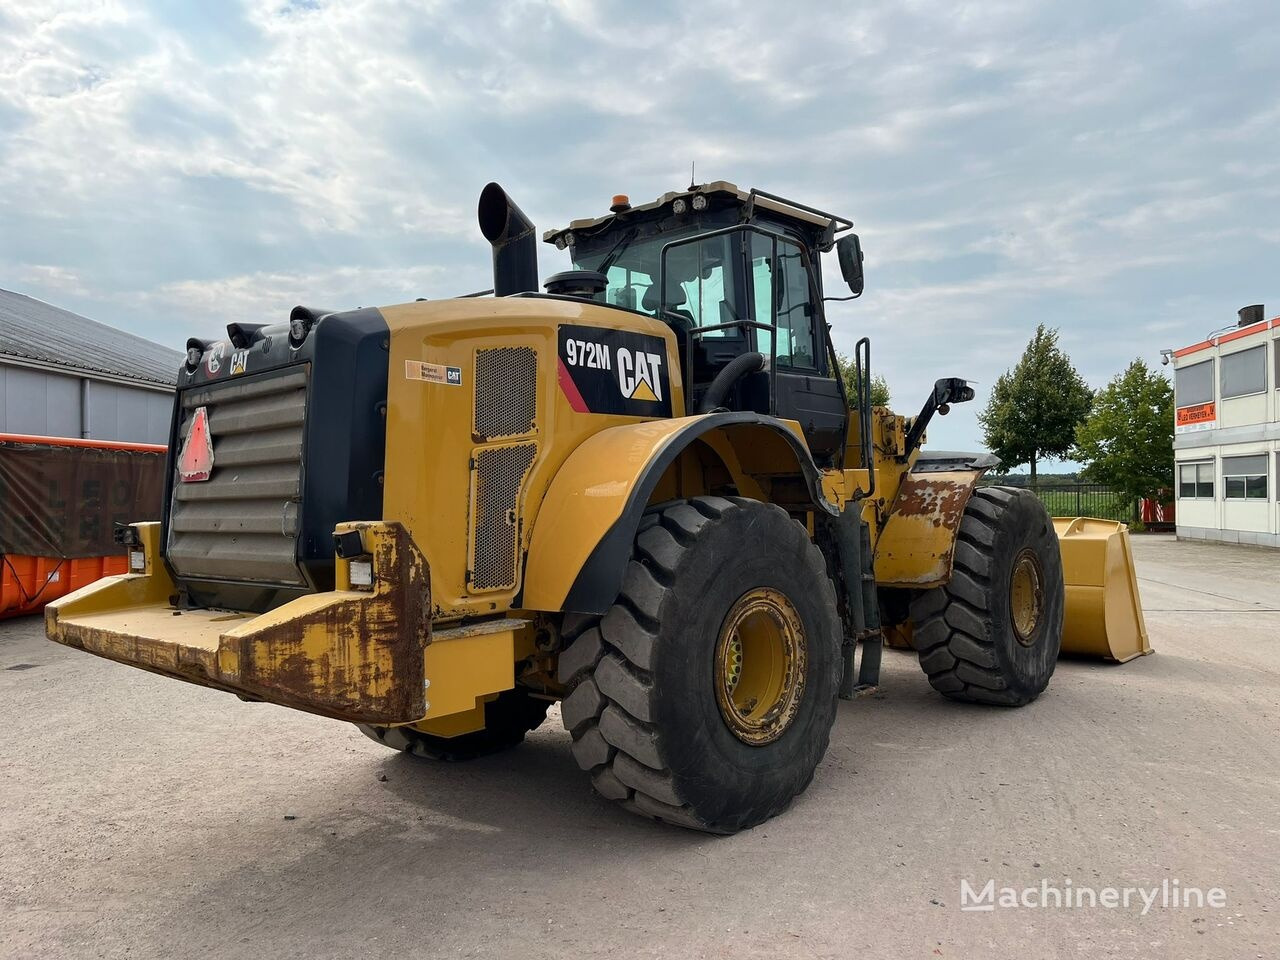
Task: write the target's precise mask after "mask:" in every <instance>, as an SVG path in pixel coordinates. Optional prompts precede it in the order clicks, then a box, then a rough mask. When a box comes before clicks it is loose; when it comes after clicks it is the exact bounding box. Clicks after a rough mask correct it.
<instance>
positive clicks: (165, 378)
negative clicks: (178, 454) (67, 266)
mask: <svg viewBox="0 0 1280 960" xmlns="http://www.w3.org/2000/svg"><path fill="white" fill-rule="evenodd" d="M182 360H183V355H182V354H181V353H179V352H178V351H176V350H170V349H169V348H167V347H162V346H160V345H159V344H156V343H152V342H151V341H150V340H144V339H143V338H141V337H137V336H134V335H133V334H129V333H125V332H123V331H121V330H116V329H114V328H112V327H108V326H106V325H105V324H101V323H97V322H95V321H93V320H89V319H87V318H85V317H82V316H80V315H78V314H75V313H71V312H70V311H69V310H62V309H60V308H58V307H55V306H51V305H50V304H47V303H44V302H42V301H40V300H36V299H33V298H32V297H27V296H24V295H22V294H20V293H13V292H11V291H8V290H0V433H18V434H34V435H38V436H49V437H80V438H84V439H93V440H113V441H130V442H137V443H167V442H168V439H169V418H170V415H171V412H172V409H173V389H174V384H175V383H176V380H177V371H178V367H179V365H180V364H181V363H182Z"/></svg>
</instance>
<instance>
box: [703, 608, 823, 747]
mask: <svg viewBox="0 0 1280 960" xmlns="http://www.w3.org/2000/svg"><path fill="white" fill-rule="evenodd" d="M806 664H807V647H806V644H805V637H804V627H803V625H802V624H801V622H800V615H799V613H797V612H796V608H795V606H794V605H793V604H792V603H791V601H790V600H788V599H787V597H786V596H785V595H783V594H782V593H779V592H778V591H777V590H771V589H769V588H767V587H758V588H756V589H754V590H748V591H747V592H746V593H745V594H743V595H742V596H741V597H740V598H739V599H738V601H737V602H736V603H735V604H734V605H733V607H731V608H730V610H729V613H728V615H727V616H726V617H725V619H724V624H723V625H722V626H721V628H720V635H719V637H718V638H717V640H716V650H715V687H716V703H717V704H718V705H719V707H720V715H721V716H722V717H724V722H725V724H726V725H727V726H728V727H729V730H730V731H731V732H732V733H733V735H734V736H735V737H737V738H738V739H739V740H741V741H742V742H743V743H748V744H751V745H753V746H759V745H762V744H766V743H772V742H773V741H774V740H777V739H778V737H780V736H782V734H783V733H784V732H785V731H786V729H787V727H789V726H790V725H791V721H792V720H794V719H795V715H796V712H797V711H798V710H799V707H800V701H801V694H802V693H803V691H804V677H805V668H806Z"/></svg>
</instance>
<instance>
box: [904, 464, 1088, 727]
mask: <svg viewBox="0 0 1280 960" xmlns="http://www.w3.org/2000/svg"><path fill="white" fill-rule="evenodd" d="M1020 564H1022V565H1023V566H1024V568H1025V567H1027V566H1029V567H1031V568H1034V570H1035V574H1034V579H1036V583H1037V585H1038V590H1037V591H1035V592H1036V593H1038V598H1037V599H1038V608H1037V611H1036V613H1035V615H1034V624H1033V625H1030V621H1029V620H1027V619H1025V618H1024V621H1023V622H1022V625H1021V627H1020V626H1019V621H1018V619H1017V617H1016V616H1015V612H1014V608H1015V605H1016V601H1015V599H1014V597H1015V594H1016V593H1017V588H1016V587H1015V581H1016V580H1017V577H1016V576H1015V572H1016V570H1017V569H1018V567H1019V565H1020ZM1024 593H1025V590H1024ZM1064 603H1065V601H1064V596H1063V583H1062V555H1061V553H1060V549H1059V546H1058V537H1057V534H1055V533H1054V530H1053V520H1052V519H1051V518H1050V516H1049V513H1048V511H1046V510H1045V508H1044V505H1043V504H1042V503H1041V502H1040V500H1039V499H1038V498H1037V497H1036V496H1035V494H1033V493H1031V492H1030V491H1028V490H1021V489H1018V488H1017V487H984V488H981V489H979V490H976V491H974V493H973V496H972V497H971V498H970V499H969V503H968V505H967V506H966V507H965V511H964V516H963V517H962V518H961V521H960V531H959V534H958V537H957V540H956V548H955V559H954V565H953V568H952V572H951V580H950V581H949V582H948V583H947V584H946V585H944V586H941V587H935V588H934V589H932V590H928V591H925V592H924V593H921V594H919V595H918V596H917V597H916V598H915V599H914V600H913V601H912V603H911V620H912V623H913V625H914V631H913V641H914V644H915V648H916V652H917V653H918V654H919V656H920V666H921V668H922V669H923V670H924V672H925V674H926V675H927V676H928V678H929V683H930V684H932V685H933V687H934V689H935V690H937V691H939V692H940V693H942V694H943V696H946V697H949V698H950V699H952V700H962V701H967V702H970V703H989V704H997V705H1000V706H1010V707H1019V706H1022V705H1023V704H1027V703H1030V702H1031V701H1032V700H1034V699H1035V698H1036V697H1038V696H1039V695H1040V693H1041V692H1042V691H1043V690H1044V689H1045V687H1046V686H1048V684H1049V678H1050V677H1052V676H1053V671H1054V667H1055V666H1057V662H1058V653H1059V651H1060V649H1061V647H1062V615H1063V607H1064Z"/></svg>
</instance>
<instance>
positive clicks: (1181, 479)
mask: <svg viewBox="0 0 1280 960" xmlns="http://www.w3.org/2000/svg"><path fill="white" fill-rule="evenodd" d="M1178 499H1179V500H1212V499H1213V461H1212V460H1206V461H1204V462H1203V463H1180V464H1178Z"/></svg>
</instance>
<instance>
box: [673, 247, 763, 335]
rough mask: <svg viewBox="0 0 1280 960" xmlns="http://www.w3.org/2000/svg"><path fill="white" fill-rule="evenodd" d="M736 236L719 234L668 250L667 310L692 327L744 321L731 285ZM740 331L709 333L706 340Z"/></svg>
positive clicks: (734, 287) (740, 307) (731, 329)
mask: <svg viewBox="0 0 1280 960" xmlns="http://www.w3.org/2000/svg"><path fill="white" fill-rule="evenodd" d="M739 242H740V241H739V238H738V236H735V235H733V234H722V235H720V236H714V237H707V238H706V239H705V240H699V241H696V242H693V243H688V244H682V245H680V246H678V247H672V248H671V249H670V250H668V251H667V263H666V269H667V298H666V300H667V310H668V312H670V313H674V314H675V315H677V316H680V317H684V318H685V319H686V321H687V322H688V323H689V325H690V326H692V327H715V326H718V325H719V324H722V323H733V322H735V321H738V320H742V319H746V317H745V312H744V310H743V305H742V303H741V302H740V300H739V297H738V286H737V284H736V283H735V282H734V269H733V263H734V258H735V256H737V249H738V246H737V245H738V243H739ZM741 335H742V334H741V331H740V329H735V328H726V329H722V330H708V331H707V332H706V336H708V337H735V336H741Z"/></svg>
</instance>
